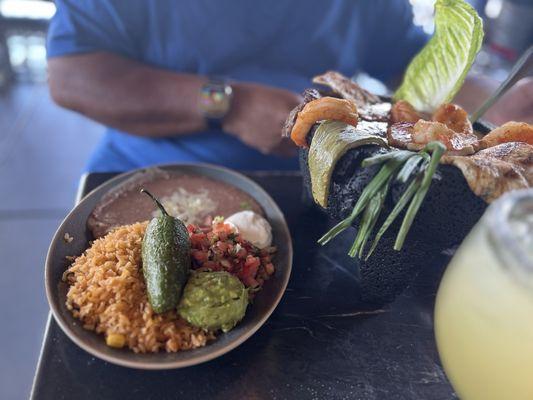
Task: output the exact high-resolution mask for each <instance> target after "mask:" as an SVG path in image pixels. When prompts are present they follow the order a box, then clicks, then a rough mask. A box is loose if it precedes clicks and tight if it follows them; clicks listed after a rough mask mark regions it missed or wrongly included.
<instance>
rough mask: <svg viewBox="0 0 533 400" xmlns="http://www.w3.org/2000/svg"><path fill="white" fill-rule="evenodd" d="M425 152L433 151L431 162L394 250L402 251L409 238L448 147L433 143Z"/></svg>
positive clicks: (409, 209) (410, 206)
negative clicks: (408, 235)
mask: <svg viewBox="0 0 533 400" xmlns="http://www.w3.org/2000/svg"><path fill="white" fill-rule="evenodd" d="M424 150H426V151H431V153H432V154H431V160H430V162H429V164H428V167H427V168H426V170H425V172H424V177H423V179H422V183H421V184H420V188H419V189H418V191H417V192H416V194H415V195H414V197H413V200H412V201H411V204H410V205H409V208H408V209H407V211H406V213H405V217H404V218H403V222H402V226H401V227H400V231H399V232H398V236H397V237H396V242H395V243H394V250H398V251H399V250H401V249H402V247H403V243H404V241H405V237H406V236H407V233H408V232H409V229H410V228H411V225H412V224H413V220H414V219H415V217H416V213H417V212H418V210H419V208H420V206H421V204H422V202H423V201H424V198H425V197H426V194H427V192H428V190H429V186H430V185H431V179H432V178H433V175H434V174H435V171H436V170H437V165H438V164H439V161H440V159H441V157H442V155H443V154H444V152H445V151H446V147H445V146H444V145H443V144H442V143H441V142H431V143H428V144H427V145H426V147H424Z"/></svg>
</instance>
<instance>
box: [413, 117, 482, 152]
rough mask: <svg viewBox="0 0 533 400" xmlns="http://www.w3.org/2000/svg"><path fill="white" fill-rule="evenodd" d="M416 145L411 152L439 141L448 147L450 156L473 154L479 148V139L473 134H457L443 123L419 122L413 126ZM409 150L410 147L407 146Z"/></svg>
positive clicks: (414, 143)
mask: <svg viewBox="0 0 533 400" xmlns="http://www.w3.org/2000/svg"><path fill="white" fill-rule="evenodd" d="M411 139H412V142H411V144H412V145H414V146H412V147H415V148H411V149H410V150H415V149H416V150H418V149H420V148H422V147H424V146H425V145H426V144H428V143H429V142H432V141H434V140H438V141H439V142H441V143H442V144H444V145H445V146H446V149H447V152H448V154H454V155H468V154H473V153H474V151H475V147H477V146H478V138H477V136H476V135H474V134H473V133H469V134H468V133H461V132H455V131H454V130H452V129H450V128H449V127H448V126H447V125H445V124H444V123H442V122H436V121H424V120H419V121H418V122H417V123H416V124H415V125H414V126H413V133H412V136H411ZM407 148H408V149H409V145H408V146H407Z"/></svg>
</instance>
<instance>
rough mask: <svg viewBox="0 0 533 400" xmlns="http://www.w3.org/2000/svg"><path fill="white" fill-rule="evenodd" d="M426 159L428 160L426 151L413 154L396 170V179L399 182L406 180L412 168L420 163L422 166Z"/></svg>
mask: <svg viewBox="0 0 533 400" xmlns="http://www.w3.org/2000/svg"><path fill="white" fill-rule="evenodd" d="M424 156H426V157H424ZM426 160H427V161H426ZM428 161H429V156H428V154H427V153H420V154H416V155H414V156H413V157H411V158H410V159H408V160H407V161H406V162H405V164H404V165H403V167H402V168H401V169H400V171H399V172H398V175H396V180H397V181H398V182H401V183H405V182H407V180H408V179H409V177H410V176H411V174H412V173H413V172H414V170H415V169H416V168H417V167H418V165H419V164H421V163H422V166H424V163H426V162H428Z"/></svg>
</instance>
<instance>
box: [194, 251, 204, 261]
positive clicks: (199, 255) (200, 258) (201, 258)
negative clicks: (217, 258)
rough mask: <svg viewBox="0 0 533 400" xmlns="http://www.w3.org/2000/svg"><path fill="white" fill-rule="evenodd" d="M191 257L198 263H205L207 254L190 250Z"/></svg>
mask: <svg viewBox="0 0 533 400" xmlns="http://www.w3.org/2000/svg"><path fill="white" fill-rule="evenodd" d="M191 255H192V257H193V258H194V259H195V260H196V261H198V262H204V261H207V252H206V251H202V250H192V251H191Z"/></svg>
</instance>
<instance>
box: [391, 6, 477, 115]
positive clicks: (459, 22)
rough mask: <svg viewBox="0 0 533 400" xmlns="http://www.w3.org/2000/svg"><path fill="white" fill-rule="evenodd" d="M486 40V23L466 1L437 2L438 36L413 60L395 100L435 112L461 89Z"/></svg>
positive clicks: (436, 31)
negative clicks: (484, 38)
mask: <svg viewBox="0 0 533 400" xmlns="http://www.w3.org/2000/svg"><path fill="white" fill-rule="evenodd" d="M482 41H483V21H482V20H481V18H480V17H479V15H478V14H477V12H476V10H474V8H472V6H470V5H469V4H467V3H466V2H465V1H464V0H437V1H436V3H435V34H434V35H433V37H432V38H431V39H430V41H429V42H428V43H427V44H426V46H425V47H424V48H423V49H422V50H421V51H420V52H419V53H418V54H417V55H416V56H415V58H413V60H412V61H411V63H410V64H409V66H408V67H407V71H406V73H405V76H404V80H403V82H402V84H401V86H400V87H399V88H398V90H397V91H396V93H395V94H394V100H406V101H408V102H409V103H411V104H412V105H413V106H414V107H415V108H416V109H417V110H418V111H425V112H432V111H434V110H435V109H436V108H437V107H438V106H439V105H441V104H442V103H446V102H449V101H451V100H452V99H453V97H454V96H455V94H456V93H457V92H458V91H459V89H460V88H461V86H462V84H463V82H464V79H465V77H466V74H467V73H468V70H469V69H470V67H471V66H472V63H473V62H474V59H475V58H476V55H477V53H478V51H479V49H480V48H481V43H482Z"/></svg>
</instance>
